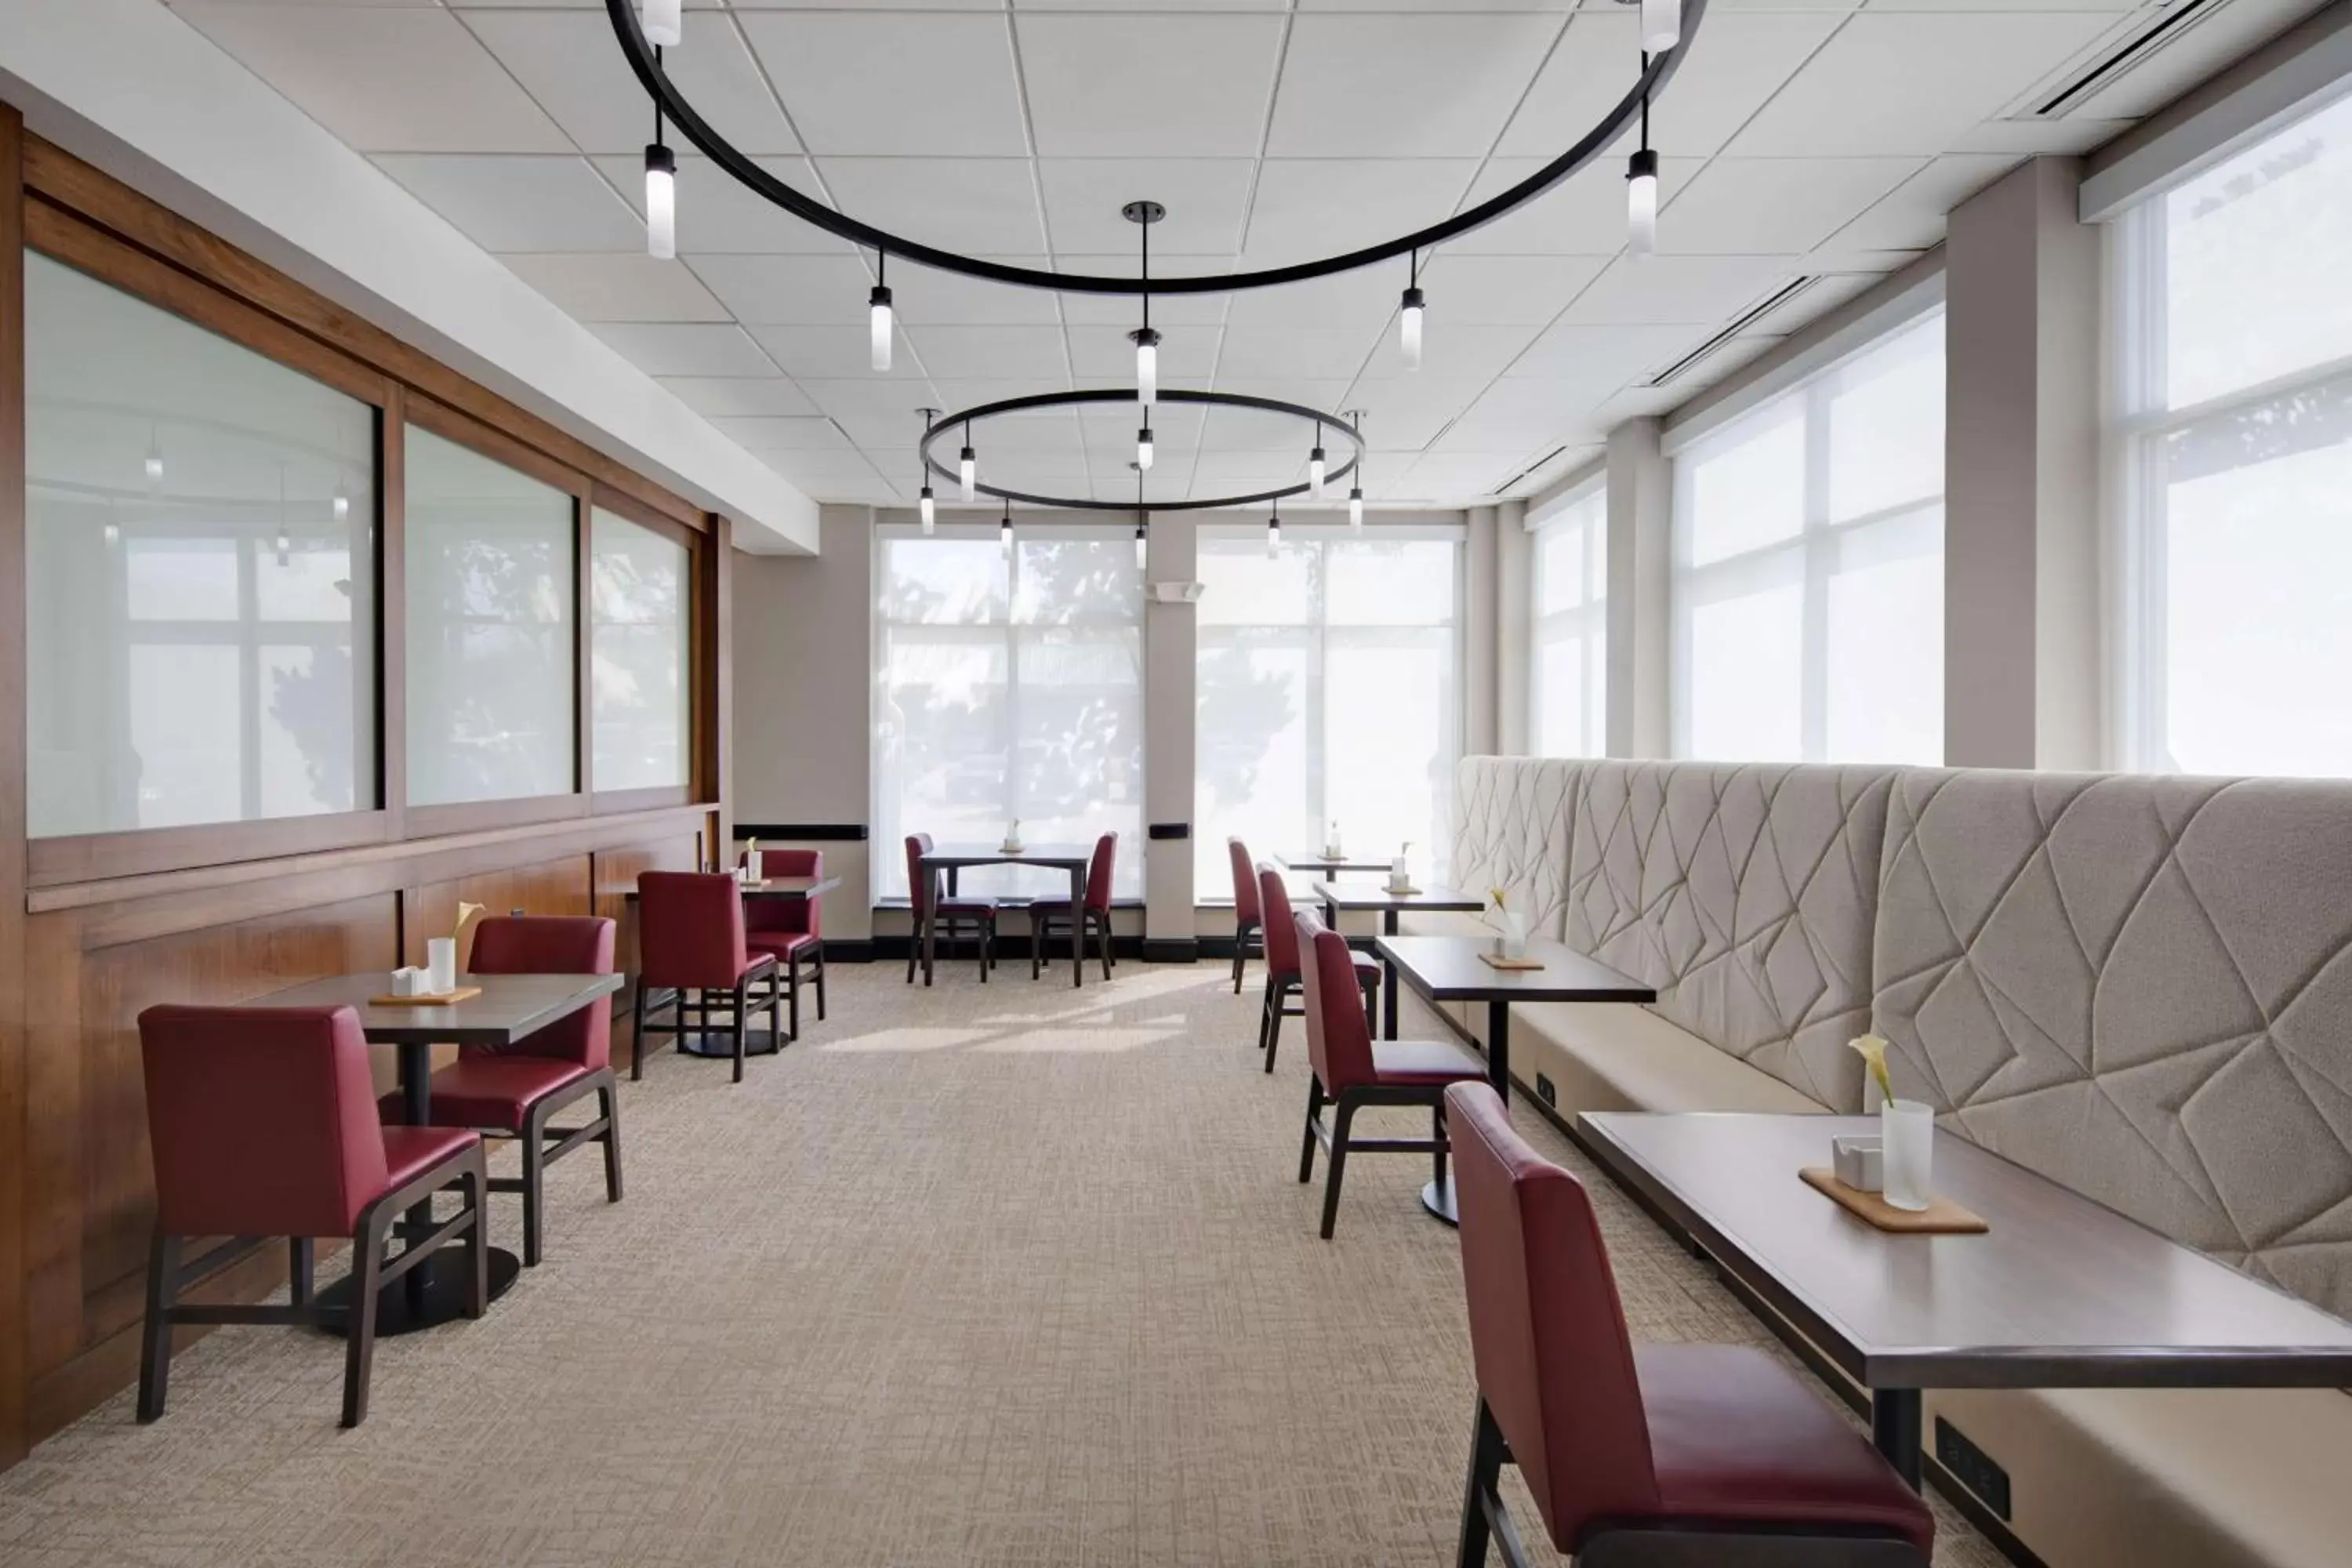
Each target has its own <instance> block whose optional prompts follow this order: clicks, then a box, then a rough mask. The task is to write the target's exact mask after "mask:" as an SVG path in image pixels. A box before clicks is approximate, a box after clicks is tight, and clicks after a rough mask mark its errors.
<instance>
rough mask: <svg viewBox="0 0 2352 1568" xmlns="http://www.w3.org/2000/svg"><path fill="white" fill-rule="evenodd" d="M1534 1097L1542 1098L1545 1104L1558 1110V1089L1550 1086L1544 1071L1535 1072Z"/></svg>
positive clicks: (1549, 1080)
mask: <svg viewBox="0 0 2352 1568" xmlns="http://www.w3.org/2000/svg"><path fill="white" fill-rule="evenodd" d="M1536 1098H1537V1099H1538V1100H1542V1101H1543V1102H1544V1103H1545V1104H1546V1105H1549V1106H1550V1107H1551V1108H1552V1109H1553V1110H1559V1090H1557V1089H1553V1088H1552V1086H1551V1079H1550V1078H1549V1075H1547V1074H1544V1073H1538V1074H1536Z"/></svg>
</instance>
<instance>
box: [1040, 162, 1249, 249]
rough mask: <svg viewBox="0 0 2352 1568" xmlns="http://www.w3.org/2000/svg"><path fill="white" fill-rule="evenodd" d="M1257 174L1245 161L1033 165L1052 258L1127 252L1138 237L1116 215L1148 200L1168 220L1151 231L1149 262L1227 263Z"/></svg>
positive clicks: (1238, 240) (1133, 227) (1239, 235)
mask: <svg viewBox="0 0 2352 1568" xmlns="http://www.w3.org/2000/svg"><path fill="white" fill-rule="evenodd" d="M1256 172H1257V165H1256V164H1255V163H1253V162H1252V161H1251V160H1249V159H1247V158H1045V159H1040V160H1039V161H1038V165H1037V174H1038V178H1039V182H1040V184H1042V185H1043V186H1044V188H1045V226H1046V228H1047V230H1048V231H1049V232H1050V234H1051V235H1052V237H1053V242H1054V247H1055V249H1056V250H1062V251H1073V250H1100V251H1118V250H1121V249H1125V250H1134V249H1135V248H1136V247H1137V245H1138V243H1139V241H1140V239H1141V237H1142V236H1141V232H1140V230H1139V227H1138V226H1136V225H1135V224H1132V223H1129V221H1128V220H1127V219H1126V218H1125V217H1124V216H1121V214H1120V209H1121V208H1122V207H1124V206H1125V205H1127V204H1128V203H1129V202H1131V201H1138V200H1149V201H1156V202H1158V203H1159V204H1160V205H1161V206H1163V207H1165V208H1166V209H1167V213H1168V216H1166V217H1164V218H1162V219H1161V220H1160V222H1158V223H1156V224H1154V225H1152V226H1151V254H1152V257H1153V258H1154V259H1158V258H1162V257H1171V256H1181V255H1187V254H1190V255H1196V256H1230V255H1232V254H1233V253H1234V247H1237V246H1239V245H1240V244H1241V242H1242V220H1243V219H1244V217H1245V216H1248V212H1249V191H1250V181H1251V179H1252V177H1253V176H1254V175H1255V174H1256Z"/></svg>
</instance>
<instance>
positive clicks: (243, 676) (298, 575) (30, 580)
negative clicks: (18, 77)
mask: <svg viewBox="0 0 2352 1568" xmlns="http://www.w3.org/2000/svg"><path fill="white" fill-rule="evenodd" d="M25 304H26V311H25V315H26V344H25V381H26V418H25V436H26V492H25V500H26V603H25V605H24V606H23V612H24V635H25V640H26V659H27V671H26V742H27V755H26V817H27V826H28V831H29V832H30V834H31V836H32V837H36V838H47V837H60V836H66V835H73V834H86V833H108V832H118V831H122V830H125V829H132V828H142V827H169V826H189V825H195V824H204V823H227V822H240V821H250V820H255V819H257V818H263V817H284V816H314V815H317V814H320V813H322V812H343V811H353V810H365V809H372V808H373V807H374V806H375V805H377V804H378V801H377V789H376V756H375V733H374V714H375V706H376V669H375V646H376V626H375V605H376V586H375V546H374V527H375V440H376V425H375V420H376V415H375V410H374V409H373V408H372V407H370V406H369V405H366V404H363V403H361V402H359V401H357V400H356V399H353V398H351V397H346V396H344V395H342V394H341V393H339V392H336V391H335V390H333V389H332V388H331V387H328V386H325V385H323V384H320V383H318V382H315V381H312V380H311V379H310V378H309V377H308V376H305V375H302V374H298V373H297V372H294V371H291V370H288V369H287V368H285V367H284V366H282V365H279V364H277V363H272V362H271V361H269V360H267V359H264V358H263V357H261V356H260V355H258V354H256V353H251V352H250V351H248V350H247V349H244V348H241V347H239V346H238V345H236V344H235V343H233V342H229V341H228V340H226V339H225V338H221V337H217V336H215V335H214V334H213V333H211V332H208V331H205V330H204V329H203V328H201V327H198V326H196V325H194V323H193V322H190V321H185V320H183V319H182V318H180V317H178V316H174V315H173V314H171V313H169V312H168V311H164V310H158V309H156V308H155V307H153V306H152V305H148V304H146V303H144V302H142V301H141V300H134V299H132V298H131V296H130V295H127V294H124V293H122V292H121V291H120V290H118V289H112V288H110V287H109V286H107V285H106V284H103V283H100V282H99V281H98V280H96V279H92V278H89V277H88V276H86V275H84V274H82V273H80V272H77V271H75V270H73V269H72V268H68V267H66V266H64V265H62V264H61V263H59V262H57V261H54V260H51V259H50V258H47V257H45V256H40V255H37V254H34V253H31V252H27V253H26V257H25Z"/></svg>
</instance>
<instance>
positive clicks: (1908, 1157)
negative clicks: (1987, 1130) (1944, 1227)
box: [1878, 1100, 1936, 1212]
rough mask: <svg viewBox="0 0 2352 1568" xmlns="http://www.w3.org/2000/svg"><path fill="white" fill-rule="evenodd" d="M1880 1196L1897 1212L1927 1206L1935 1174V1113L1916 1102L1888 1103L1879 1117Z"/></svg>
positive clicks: (1925, 1105)
mask: <svg viewBox="0 0 2352 1568" xmlns="http://www.w3.org/2000/svg"><path fill="white" fill-rule="evenodd" d="M1878 1141H1879V1149H1880V1155H1879V1157H1880V1160H1881V1162H1882V1164H1881V1169H1880V1178H1881V1180H1882V1181H1883V1182H1884V1183H1885V1185H1884V1186H1883V1187H1882V1188H1881V1190H1880V1195H1881V1196H1882V1197H1884V1198H1885V1200H1886V1201H1887V1203H1888V1204H1890V1205H1893V1206H1894V1207H1895V1208H1898V1209H1909V1210H1912V1211H1914V1212H1916V1211H1917V1210H1920V1209H1924V1208H1926V1207H1927V1200H1928V1197H1929V1195H1930V1194H1932V1193H1933V1192H1934V1190H1935V1188H1934V1182H1935V1173H1936V1110H1935V1107H1933V1106H1931V1105H1927V1104H1923V1103H1922V1102H1920V1101H1919V1100H1890V1101H1888V1102H1887V1104H1886V1105H1885V1108H1884V1109H1882V1110H1880V1111H1879V1113H1878Z"/></svg>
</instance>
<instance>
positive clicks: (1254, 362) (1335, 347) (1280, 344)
mask: <svg viewBox="0 0 2352 1568" xmlns="http://www.w3.org/2000/svg"><path fill="white" fill-rule="evenodd" d="M1379 336H1380V331H1379V329H1378V328H1376V327H1247V328H1243V327H1236V328H1234V329H1233V330H1232V331H1228V332H1227V333H1226V334H1225V343H1224V352H1223V354H1222V355H1220V356H1219V358H1218V360H1217V374H1218V376H1219V378H1220V379H1222V378H1223V377H1225V376H1285V377H1305V378H1307V379H1309V380H1315V379H1322V378H1333V379H1336V378H1338V377H1340V376H1349V377H1352V376H1354V375H1355V374H1357V373H1358V372H1360V370H1362V368H1363V364H1364V361H1365V360H1366V359H1367V358H1368V357H1370V353H1371V352H1372V344H1373V340H1374V339H1376V338H1378V337H1379Z"/></svg>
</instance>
